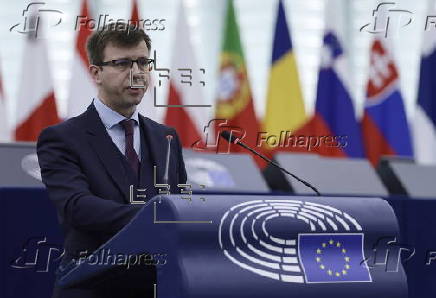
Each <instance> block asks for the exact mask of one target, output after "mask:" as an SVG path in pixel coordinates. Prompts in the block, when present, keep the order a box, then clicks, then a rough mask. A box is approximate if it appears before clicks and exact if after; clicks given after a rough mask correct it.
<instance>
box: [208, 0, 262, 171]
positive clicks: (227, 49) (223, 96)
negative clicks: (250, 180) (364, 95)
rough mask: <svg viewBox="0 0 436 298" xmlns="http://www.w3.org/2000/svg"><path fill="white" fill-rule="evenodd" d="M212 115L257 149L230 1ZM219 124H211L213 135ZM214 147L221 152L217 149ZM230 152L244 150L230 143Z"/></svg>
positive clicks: (256, 128)
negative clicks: (241, 135)
mask: <svg viewBox="0 0 436 298" xmlns="http://www.w3.org/2000/svg"><path fill="white" fill-rule="evenodd" d="M215 118H216V119H224V120H225V121H227V123H226V126H227V127H226V129H228V128H229V127H234V128H235V129H236V130H240V129H242V130H244V131H245V137H244V139H243V140H242V141H243V142H245V143H246V144H248V145H249V146H251V147H253V148H256V149H260V148H258V147H256V138H257V133H258V132H259V131H260V125H259V123H258V120H257V118H256V114H255V111H254V106H253V98H252V94H251V90H250V84H249V82H248V76H247V67H246V63H245V59H244V53H243V51H242V45H241V39H240V37H239V27H238V23H237V21H236V16H235V10H234V7H233V1H231V0H229V1H228V2H227V13H226V19H225V25H224V37H223V46H222V51H221V59H220V74H219V87H218V99H217V102H216V107H215ZM220 124H222V123H220ZM220 124H218V125H216V127H215V133H216V134H219V133H220V130H221V126H220ZM221 146H227V144H226V143H225V142H219V147H221ZM218 150H220V151H221V149H218ZM223 151H225V149H224V150H223ZM230 151H231V152H246V151H243V149H242V148H240V147H239V146H237V145H234V144H232V145H231V146H230ZM221 152H222V151H221ZM253 158H254V159H255V161H256V163H257V165H258V166H259V167H260V168H265V166H266V163H265V162H264V161H263V160H261V159H260V158H258V157H253Z"/></svg>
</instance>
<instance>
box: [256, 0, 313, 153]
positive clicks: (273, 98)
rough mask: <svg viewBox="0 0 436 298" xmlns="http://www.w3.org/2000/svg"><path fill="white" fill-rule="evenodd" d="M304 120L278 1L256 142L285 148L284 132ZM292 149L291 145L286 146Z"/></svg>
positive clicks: (296, 126) (292, 128)
mask: <svg viewBox="0 0 436 298" xmlns="http://www.w3.org/2000/svg"><path fill="white" fill-rule="evenodd" d="M305 121H306V114H305V110H304V100H303V95H302V92H301V88H300V81H299V77H298V70H297V65H296V61H295V57H294V54H293V51H292V41H291V36H290V34H289V30H288V24H287V21H286V15H285V10H284V6H283V2H282V1H281V0H280V1H279V5H278V13H277V21H276V27H275V34H274V41H273V51H272V65H271V72H270V77H269V85H268V97H267V106H266V112H265V119H264V125H263V126H264V132H265V133H262V134H260V135H259V137H258V143H261V144H262V145H263V146H266V148H268V149H269V150H274V149H275V150H280V151H282V150H284V149H286V146H281V145H283V142H281V141H280V140H282V141H283V137H282V136H284V135H286V136H288V135H291V134H292V133H293V132H294V131H296V130H297V129H298V128H300V127H301V126H302V125H303V124H304V123H305ZM289 149H292V148H289Z"/></svg>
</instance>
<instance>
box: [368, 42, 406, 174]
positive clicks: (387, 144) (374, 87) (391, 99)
mask: <svg viewBox="0 0 436 298" xmlns="http://www.w3.org/2000/svg"><path fill="white" fill-rule="evenodd" d="M362 135H363V140H364V147H365V153H366V156H367V158H368V159H369V160H370V162H371V163H372V164H373V165H374V166H376V165H377V163H378V162H379V159H380V157H382V156H383V155H397V156H403V157H410V158H412V157H413V149H412V144H411V138H410V131H409V126H408V123H407V117H406V113H405V111H404V104H403V98H402V96H401V92H400V87H399V74H398V71H397V68H396V66H395V63H394V60H393V58H392V56H391V54H390V53H389V47H388V44H387V42H386V40H382V39H380V38H375V39H374V41H373V43H372V46H371V52H370V67H369V79H368V84H367V99H366V103H365V111H364V114H363V119H362Z"/></svg>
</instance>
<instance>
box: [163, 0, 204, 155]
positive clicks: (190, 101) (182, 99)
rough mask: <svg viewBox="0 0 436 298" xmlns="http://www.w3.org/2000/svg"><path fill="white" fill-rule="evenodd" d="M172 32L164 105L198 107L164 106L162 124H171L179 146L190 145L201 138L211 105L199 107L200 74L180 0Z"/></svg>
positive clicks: (200, 94) (201, 95)
mask: <svg viewBox="0 0 436 298" xmlns="http://www.w3.org/2000/svg"><path fill="white" fill-rule="evenodd" d="M175 28H177V32H176V34H175V40H174V46H173V49H174V51H173V57H172V62H171V72H170V87H169V92H168V105H191V106H192V105H200V106H202V107H168V108H167V111H166V115H165V124H166V125H169V126H171V127H174V128H175V129H176V130H177V133H178V134H179V136H180V139H181V142H182V146H183V147H185V148H190V147H191V146H192V145H193V144H194V143H196V142H197V141H199V140H201V139H202V131H203V127H204V126H206V125H207V124H208V120H209V119H210V115H209V114H210V113H211V112H212V111H211V108H210V107H203V106H204V105H205V103H204V94H203V93H204V92H203V89H202V88H203V85H204V84H205V83H201V82H202V81H203V82H204V74H203V73H202V72H201V70H200V68H199V67H198V65H197V62H196V60H195V51H194V48H193V47H192V44H191V42H190V36H191V35H190V32H189V27H188V24H187V22H186V17H185V12H184V8H183V2H181V5H180V8H179V13H178V18H177V24H176V27H175Z"/></svg>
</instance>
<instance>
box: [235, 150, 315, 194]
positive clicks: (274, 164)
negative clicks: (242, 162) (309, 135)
mask: <svg viewBox="0 0 436 298" xmlns="http://www.w3.org/2000/svg"><path fill="white" fill-rule="evenodd" d="M236 143H237V144H238V145H240V146H242V147H244V148H245V149H247V150H248V151H250V152H251V153H253V154H255V155H256V156H259V157H260V158H262V159H263V160H265V161H266V162H268V163H269V164H271V165H273V166H275V167H277V168H279V169H280V170H282V171H283V172H285V173H286V174H288V175H291V176H292V177H293V178H294V179H296V180H298V181H299V182H301V183H303V184H304V185H305V186H307V187H309V188H310V189H312V190H313V191H314V192H315V193H316V195H317V196H321V194H320V193H319V191H318V190H317V189H316V187H315V186H313V185H311V184H310V183H308V182H306V181H304V180H302V179H300V178H299V177H297V176H295V175H294V174H292V173H291V172H288V170H286V169H285V168H282V167H281V166H279V165H278V164H277V163H275V162H274V161H272V160H271V159H269V158H268V157H266V156H263V154H260V153H259V152H257V151H256V150H254V149H251V148H250V147H248V146H247V145H245V144H244V143H242V142H239V141H237V142H236Z"/></svg>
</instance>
